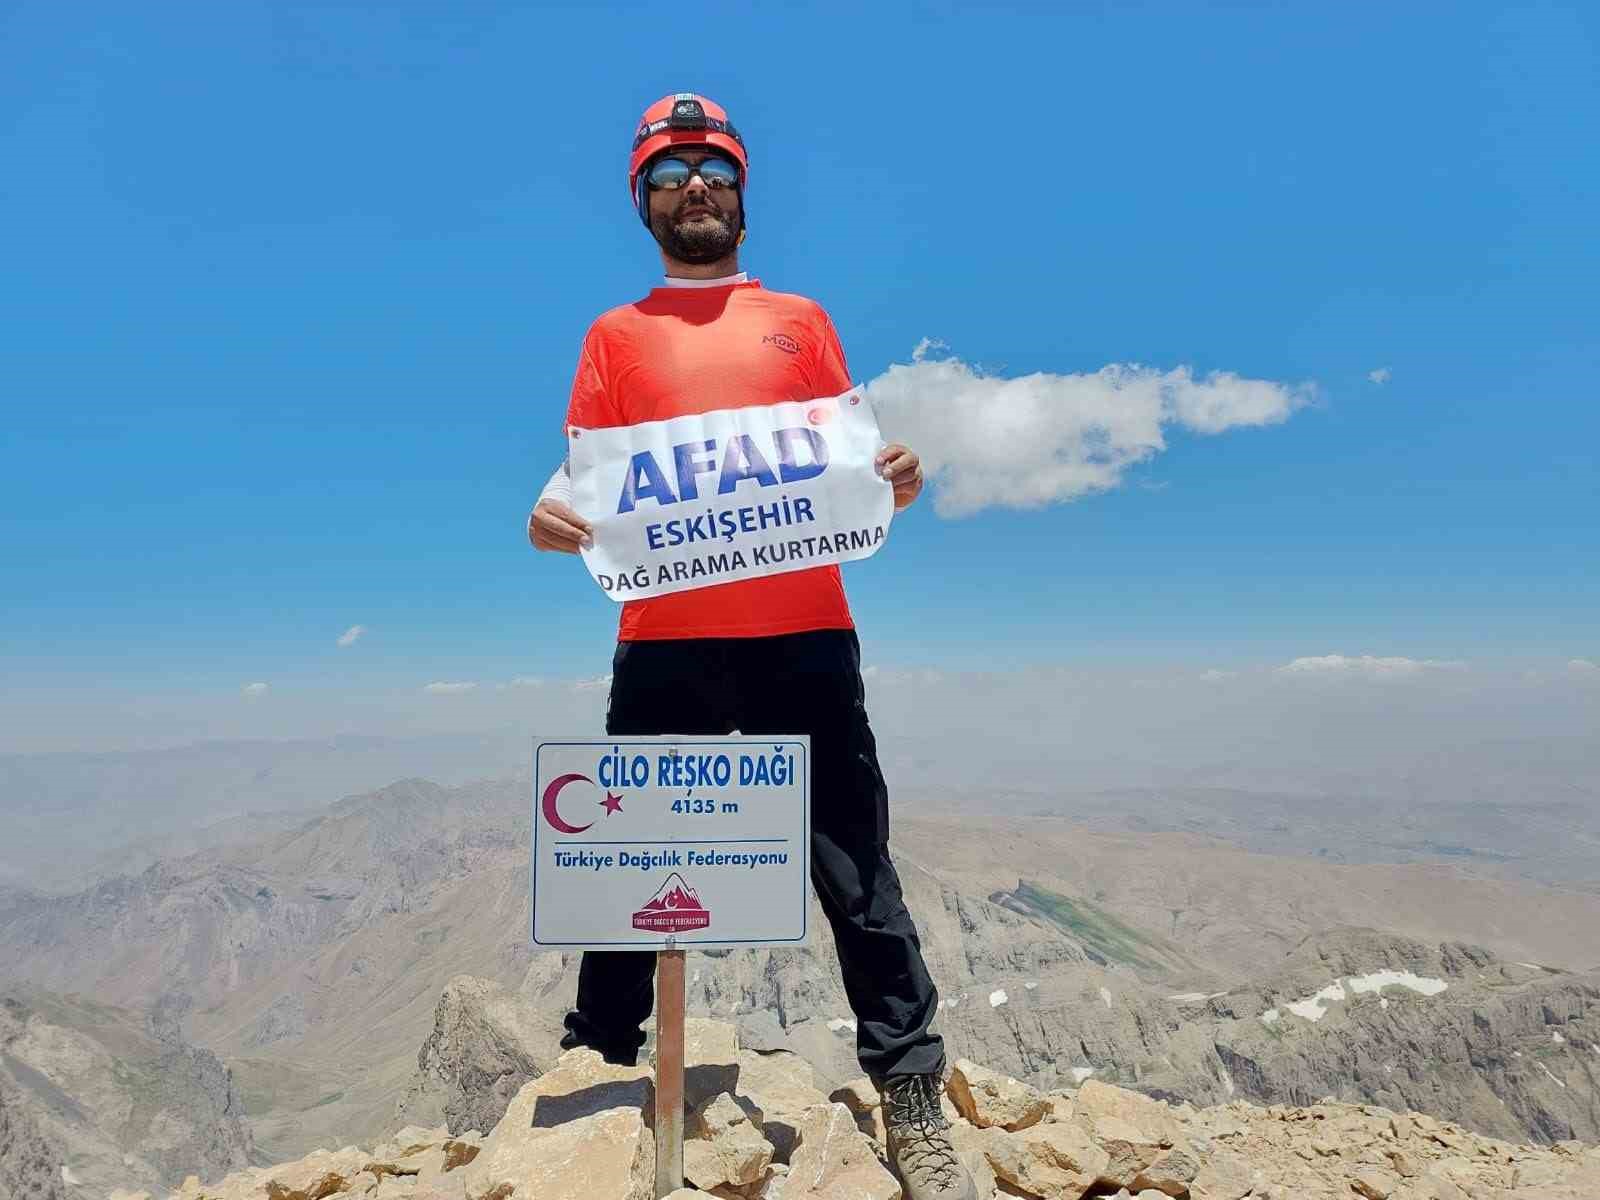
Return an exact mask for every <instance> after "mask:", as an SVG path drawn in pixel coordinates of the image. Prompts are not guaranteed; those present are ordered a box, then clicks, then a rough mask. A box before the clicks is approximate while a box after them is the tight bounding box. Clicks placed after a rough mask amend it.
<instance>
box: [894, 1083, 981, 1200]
mask: <svg viewBox="0 0 1600 1200" xmlns="http://www.w3.org/2000/svg"><path fill="white" fill-rule="evenodd" d="M881 1090H882V1092H883V1123H884V1126H885V1128H886V1129H887V1131H888V1138H887V1141H888V1151H889V1166H890V1168H891V1169H892V1170H893V1171H894V1173H895V1174H896V1175H897V1176H898V1177H899V1179H900V1182H901V1183H902V1184H903V1185H904V1186H905V1189H906V1195H905V1200H978V1189H977V1187H976V1186H975V1185H974V1184H973V1182H972V1176H971V1175H969V1174H968V1173H967V1168H966V1167H964V1166H962V1164H961V1159H960V1158H958V1157H957V1156H956V1148H955V1147H954V1146H952V1145H951V1144H950V1132H949V1131H950V1122H949V1121H947V1120H945V1117H944V1112H943V1110H941V1109H940V1107H939V1094H940V1092H941V1091H943V1089H942V1088H941V1087H940V1086H939V1076H938V1075H896V1076H894V1077H893V1078H891V1079H888V1080H886V1081H885V1082H884V1084H883V1087H882V1089H881Z"/></svg>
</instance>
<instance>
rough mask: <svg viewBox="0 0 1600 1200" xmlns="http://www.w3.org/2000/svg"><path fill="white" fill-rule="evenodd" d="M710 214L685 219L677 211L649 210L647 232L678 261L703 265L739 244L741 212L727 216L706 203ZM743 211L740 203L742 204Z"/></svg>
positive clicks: (728, 252) (727, 253)
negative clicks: (689, 219) (668, 212)
mask: <svg viewBox="0 0 1600 1200" xmlns="http://www.w3.org/2000/svg"><path fill="white" fill-rule="evenodd" d="M708 207H709V208H710V209H711V215H710V216H700V217H696V218H694V220H692V221H685V220H682V219H680V218H679V217H678V215H677V213H673V214H672V215H670V216H669V215H667V214H665V213H652V214H651V216H650V232H651V233H653V234H654V235H655V239H656V241H657V242H659V243H660V244H661V248H662V249H663V250H665V251H666V252H667V255H668V256H669V257H671V258H675V259H677V260H678V261H679V262H686V263H694V264H696V265H703V264H705V263H713V262H716V261H717V260H718V259H719V258H726V257H727V256H728V255H730V254H732V253H733V250H734V247H735V246H737V245H738V244H739V225H740V223H741V221H742V219H743V212H742V211H741V212H739V213H735V214H734V215H733V216H731V217H730V216H729V215H728V214H727V213H725V212H723V211H722V210H721V209H719V208H717V207H716V206H715V205H714V204H711V205H708ZM741 210H742V206H741Z"/></svg>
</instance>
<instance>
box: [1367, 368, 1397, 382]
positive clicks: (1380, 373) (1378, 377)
mask: <svg viewBox="0 0 1600 1200" xmlns="http://www.w3.org/2000/svg"><path fill="white" fill-rule="evenodd" d="M1393 377H1394V372H1393V371H1391V370H1389V368H1388V367H1379V368H1378V369H1377V370H1376V371H1368V372H1367V378H1368V379H1369V380H1371V381H1372V382H1373V383H1388V382H1389V380H1390V379H1392V378H1393Z"/></svg>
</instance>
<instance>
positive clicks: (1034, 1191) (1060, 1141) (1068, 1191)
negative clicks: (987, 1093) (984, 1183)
mask: <svg viewBox="0 0 1600 1200" xmlns="http://www.w3.org/2000/svg"><path fill="white" fill-rule="evenodd" d="M976 1133H977V1142H976V1144H977V1145H978V1146H980V1147H981V1149H982V1152H983V1155H984V1157H985V1158H986V1159H988V1161H989V1166H990V1167H991V1168H993V1170H994V1173H995V1176H996V1177H997V1179H999V1180H1000V1181H1001V1182H1003V1183H1004V1184H1005V1185H1006V1187H1007V1188H1009V1189H1010V1190H1011V1191H1012V1192H1017V1193H1021V1194H1022V1195H1024V1196H1033V1197H1039V1198H1041V1200H1057V1198H1058V1197H1059V1198H1062V1200H1078V1197H1080V1196H1082V1195H1083V1194H1084V1193H1085V1192H1087V1191H1089V1190H1090V1189H1091V1188H1093V1187H1094V1186H1095V1184H1096V1182H1097V1181H1098V1180H1099V1179H1100V1178H1101V1177H1102V1176H1103V1175H1104V1174H1105V1171H1106V1168H1107V1167H1108V1166H1109V1165H1110V1162H1111V1156H1110V1155H1108V1154H1107V1153H1106V1152H1105V1151H1104V1150H1102V1149H1100V1147H1099V1146H1096V1145H1095V1144H1094V1142H1093V1141H1091V1140H1090V1138H1089V1135H1088V1134H1086V1133H1085V1132H1084V1131H1083V1130H1082V1129H1081V1128H1080V1127H1079V1126H1077V1125H1075V1124H1071V1123H1065V1122H1052V1123H1049V1124H1040V1125H1033V1126H1030V1127H1029V1128H1027V1129H1024V1130H1021V1131H1020V1132H1017V1133H1005V1132H1003V1131H1001V1130H999V1129H995V1128H992V1127H991V1128H989V1129H983V1130H977V1131H976ZM963 1140H965V1139H963ZM968 1144H971V1143H968ZM957 1149H958V1151H959V1150H960V1146H959V1145H958V1147H957Z"/></svg>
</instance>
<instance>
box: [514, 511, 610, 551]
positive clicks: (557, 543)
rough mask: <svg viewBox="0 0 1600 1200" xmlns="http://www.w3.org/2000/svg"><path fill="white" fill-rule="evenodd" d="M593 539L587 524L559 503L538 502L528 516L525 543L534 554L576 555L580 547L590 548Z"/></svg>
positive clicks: (592, 532)
mask: <svg viewBox="0 0 1600 1200" xmlns="http://www.w3.org/2000/svg"><path fill="white" fill-rule="evenodd" d="M593 537H594V530H593V529H592V528H591V527H590V525H589V522H587V521H585V520H584V519H583V518H582V517H580V516H579V515H578V514H577V513H576V512H574V511H573V510H572V508H571V507H569V506H568V505H565V504H563V503H561V501H559V500H541V501H539V503H538V504H536V505H534V506H533V512H531V513H529V514H528V540H529V541H530V542H532V543H533V548H534V549H535V550H559V551H561V553H563V554H576V553H577V552H578V547H579V546H580V545H582V546H584V547H588V546H589V545H591V544H592V538H593Z"/></svg>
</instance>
